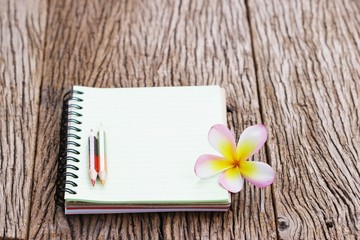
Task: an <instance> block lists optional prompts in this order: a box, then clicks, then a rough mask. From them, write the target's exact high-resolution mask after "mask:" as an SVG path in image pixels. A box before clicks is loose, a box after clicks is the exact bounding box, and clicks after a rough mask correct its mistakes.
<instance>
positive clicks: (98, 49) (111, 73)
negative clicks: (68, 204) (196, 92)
mask: <svg viewBox="0 0 360 240" xmlns="http://www.w3.org/2000/svg"><path fill="white" fill-rule="evenodd" d="M48 9H49V12H48V21H47V29H46V47H45V59H44V75H43V83H42V88H41V103H40V109H39V111H40V117H39V130H38V134H39V136H41V137H39V140H38V142H37V156H36V164H35V172H34V184H35V185H34V194H33V199H34V200H33V206H32V212H31V223H32V224H31V225H30V238H45V239H47V238H54V237H58V238H62V239H63V238H64V239H65V238H74V239H79V238H96V239H97V238H98V239H108V238H110V239H117V238H124V239H142V238H148V239H172V238H174V239H219V238H225V239H229V238H232V239H268V238H270V239H272V238H276V228H275V218H274V211H273V207H272V206H273V204H272V200H271V190H270V188H269V189H266V190H258V189H255V188H254V187H253V186H250V185H246V187H245V189H244V190H243V191H242V192H241V193H240V194H236V195H233V198H232V200H233V203H232V207H231V209H230V211H229V212H228V213H226V214H223V213H163V214H156V213H154V214H121V215H120V214H119V215H93V216H68V217H65V216H64V214H63V211H62V210H61V209H59V208H55V203H54V201H53V197H54V193H55V186H54V182H55V177H56V160H57V159H56V155H57V150H58V145H59V137H58V134H59V124H60V123H59V120H60V112H61V97H62V96H63V94H64V93H65V92H66V91H67V90H69V89H70V87H71V86H72V85H74V84H81V85H86V86H96V87H139V86H185V85H208V84H219V85H221V86H223V87H225V88H226V90H227V93H228V117H229V125H230V126H231V128H232V129H233V130H234V131H235V130H236V133H237V134H238V135H239V133H240V131H241V130H243V129H244V126H248V125H250V124H253V123H257V122H260V110H259V103H258V97H257V84H256V79H255V69H254V67H253V59H252V50H251V40H250V31H249V25H248V23H247V13H246V7H245V4H244V2H242V1H160V0H158V1H151V2H150V1H144V2H142V1H63V0H61V1H60V0H59V1H51V2H49V8H48ZM257 157H259V158H261V159H263V160H264V161H265V154H264V151H262V152H261V153H260V154H259V155H258V156H257Z"/></svg>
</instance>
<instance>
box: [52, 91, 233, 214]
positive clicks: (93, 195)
mask: <svg viewBox="0 0 360 240" xmlns="http://www.w3.org/2000/svg"><path fill="white" fill-rule="evenodd" d="M218 123H221V124H225V125H226V100H225V91H224V89H222V88H220V87H219V86H194V87H148V88H91V87H82V86H74V87H73V89H72V91H70V92H69V93H68V94H66V96H65V97H64V106H63V115H62V130H61V143H62V144H61V146H60V153H59V174H58V179H57V193H56V201H57V203H59V204H63V205H64V206H65V214H103V213H136V212H175V211H227V210H228V208H229V206H230V201H231V198H230V195H229V193H228V192H227V191H226V190H225V189H223V188H222V187H221V186H220V185H219V184H218V182H217V177H214V178H209V179H200V178H198V177H197V176H196V175H195V173H194V164H195V161H196V160H197V158H198V157H199V156H200V155H202V154H205V153H209V154H211V153H213V154H216V152H215V150H214V149H212V148H211V146H210V145H209V143H208V139H207V134H208V131H209V129H210V127H211V126H213V125H214V124H218ZM100 126H101V128H102V129H103V130H104V132H105V136H106V159H107V172H106V174H107V175H106V181H105V184H104V186H102V185H101V184H100V182H99V180H97V182H96V183H95V186H93V185H92V183H91V180H90V177H89V142H88V138H89V134H90V131H91V130H93V131H96V130H97V129H99V127H100Z"/></svg>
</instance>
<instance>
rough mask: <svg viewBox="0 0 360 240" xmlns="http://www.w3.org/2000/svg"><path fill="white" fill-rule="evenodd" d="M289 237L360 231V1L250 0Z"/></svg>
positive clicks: (282, 232) (280, 210)
mask: <svg viewBox="0 0 360 240" xmlns="http://www.w3.org/2000/svg"><path fill="white" fill-rule="evenodd" d="M249 9H250V19H251V21H250V24H251V29H252V34H253V48H254V52H255V53H254V54H255V60H256V66H257V78H258V79H259V87H260V88H259V93H260V99H261V109H262V114H263V117H264V119H265V123H266V124H267V125H268V126H269V127H270V128H271V137H270V140H269V143H270V144H269V145H268V148H267V152H268V153H269V154H268V156H269V157H270V161H271V163H272V165H274V166H276V168H277V173H278V175H277V179H276V184H275V185H274V203H275V209H276V212H277V217H278V224H277V225H278V231H279V236H280V238H282V239H355V238H356V237H358V236H359V235H360V214H359V213H360V212H359V209H360V194H359V192H360V191H359V190H360V187H359V182H360V174H359V169H360V165H359V158H360V155H359V153H360V135H359V134H360V129H359V123H360V112H359V108H358V106H360V95H359V94H360V81H359V79H360V51H359V50H360V49H359V48H360V45H359V43H360V24H359V22H360V14H359V13H360V4H359V2H358V1H351V0H342V1H338V0H328V1H308V0H304V1H286V0H272V1H260V0H258V1H249Z"/></svg>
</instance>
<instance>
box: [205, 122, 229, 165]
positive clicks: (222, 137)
mask: <svg viewBox="0 0 360 240" xmlns="http://www.w3.org/2000/svg"><path fill="white" fill-rule="evenodd" d="M208 140H209V143H210V145H211V146H212V147H213V148H214V149H216V150H217V151H218V152H219V153H221V154H222V155H223V156H224V157H225V158H227V159H229V160H230V159H233V158H234V157H235V155H236V152H235V150H236V145H235V137H234V135H233V133H232V132H231V131H230V130H229V129H228V128H227V126H225V125H223V124H216V125H214V126H212V127H211V128H210V130H209V134H208Z"/></svg>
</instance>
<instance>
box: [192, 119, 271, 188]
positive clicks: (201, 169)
mask: <svg viewBox="0 0 360 240" xmlns="http://www.w3.org/2000/svg"><path fill="white" fill-rule="evenodd" d="M208 138H209V143H210V145H211V146H212V147H213V148H214V149H215V150H217V151H218V152H219V153H221V154H222V156H216V155H211V154H205V155H202V156H200V157H199V158H198V159H197V161H196V163H195V168H194V170H195V174H196V175H197V176H198V177H200V178H208V177H212V176H214V175H216V174H218V173H221V175H220V177H219V183H220V185H221V186H223V187H224V188H225V189H227V190H228V191H230V192H233V193H236V192H239V191H240V190H241V189H242V188H243V185H244V178H245V179H246V180H247V181H248V182H250V183H252V184H254V185H255V186H257V187H267V186H269V185H270V184H271V183H272V182H273V181H274V178H275V172H274V170H273V169H272V168H271V167H270V166H269V165H268V164H266V163H263V162H253V161H247V160H248V159H249V158H250V157H251V156H252V155H254V154H255V153H257V152H258V151H259V149H260V148H261V147H262V146H263V145H264V143H265V141H266V138H267V132H266V129H265V126H264V125H262V124H258V125H254V126H251V127H248V128H246V129H245V130H244V132H243V133H242V134H241V136H240V139H239V142H238V144H237V146H235V137H234V135H233V134H232V133H231V131H230V130H229V129H228V128H227V127H226V126H225V125H222V124H217V125H215V126H213V127H212V128H211V129H210V131H209V136H208Z"/></svg>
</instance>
